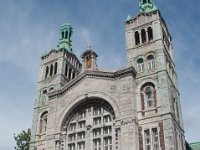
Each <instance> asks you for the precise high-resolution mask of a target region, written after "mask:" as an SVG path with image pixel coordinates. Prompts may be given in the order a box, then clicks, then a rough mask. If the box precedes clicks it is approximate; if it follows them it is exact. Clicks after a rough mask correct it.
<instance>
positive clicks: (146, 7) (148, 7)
mask: <svg viewBox="0 0 200 150" xmlns="http://www.w3.org/2000/svg"><path fill="white" fill-rule="evenodd" d="M139 9H140V12H144V13H150V12H152V11H155V10H158V8H157V7H156V5H155V4H154V0H140V1H139Z"/></svg>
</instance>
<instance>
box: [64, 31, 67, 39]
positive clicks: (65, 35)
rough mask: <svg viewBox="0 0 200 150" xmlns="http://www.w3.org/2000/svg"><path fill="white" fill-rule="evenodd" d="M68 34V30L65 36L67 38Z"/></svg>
mask: <svg viewBox="0 0 200 150" xmlns="http://www.w3.org/2000/svg"><path fill="white" fill-rule="evenodd" d="M67 36H68V32H67V31H65V38H66V39H67Z"/></svg>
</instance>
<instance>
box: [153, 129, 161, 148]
mask: <svg viewBox="0 0 200 150" xmlns="http://www.w3.org/2000/svg"><path fill="white" fill-rule="evenodd" d="M152 134H153V136H152V137H153V139H152V140H153V150H159V139H158V130H157V128H153V129H152Z"/></svg>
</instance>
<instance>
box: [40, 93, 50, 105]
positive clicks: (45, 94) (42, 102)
mask: <svg viewBox="0 0 200 150" xmlns="http://www.w3.org/2000/svg"><path fill="white" fill-rule="evenodd" d="M47 100H48V97H47V90H43V91H42V93H41V99H40V101H41V104H42V105H43V104H45V102H46V101H47Z"/></svg>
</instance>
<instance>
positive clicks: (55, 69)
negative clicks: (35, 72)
mask: <svg viewBox="0 0 200 150" xmlns="http://www.w3.org/2000/svg"><path fill="white" fill-rule="evenodd" d="M57 68H58V63H57V62H56V63H55V66H54V74H57Z"/></svg>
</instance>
